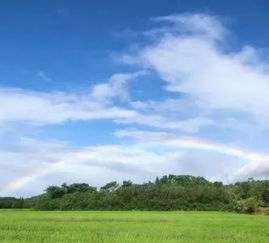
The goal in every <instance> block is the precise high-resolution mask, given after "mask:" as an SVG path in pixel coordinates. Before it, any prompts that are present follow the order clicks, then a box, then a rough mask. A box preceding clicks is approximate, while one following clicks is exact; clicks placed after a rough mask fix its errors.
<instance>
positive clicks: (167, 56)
mask: <svg viewBox="0 0 269 243" xmlns="http://www.w3.org/2000/svg"><path fill="white" fill-rule="evenodd" d="M155 20H157V22H158V23H160V22H161V23H162V24H163V25H162V27H161V28H160V29H159V31H158V28H156V29H154V31H153V32H152V33H151V34H152V35H153V36H154V41H153V42H152V43H151V44H148V45H145V46H143V47H142V48H140V49H139V50H136V53H135V54H129V55H128V54H127V55H123V57H122V61H124V62H127V63H129V64H132V65H133V64H136V65H139V66H142V67H143V68H148V69H150V70H152V71H154V72H156V73H157V74H158V75H159V76H160V77H161V79H162V80H164V81H165V82H166V84H167V85H166V89H167V90H168V91H172V92H178V93H184V94H185V95H186V96H189V97H191V98H192V99H193V100H195V102H196V104H199V106H200V107H201V109H202V108H205V107H206V108H207V109H210V110H211V112H212V113H214V112H215V113H216V112H219V111H222V110H226V111H227V110H228V111H233V112H241V113H247V114H250V115H251V116H253V117H254V118H255V119H257V120H258V121H259V122H261V123H262V124H263V125H264V126H267V127H268V121H269V115H268V114H269V113H268V108H269V98H268V90H269V65H268V63H267V61H266V60H264V58H263V56H262V55H261V53H262V52H261V50H259V49H257V48H255V47H253V46H243V47H242V48H241V50H239V51H233V50H232V51H228V50H227V48H226V47H227V43H228V39H229V38H228V35H227V33H228V30H227V29H226V27H225V26H224V25H223V24H222V22H221V21H220V20H219V19H218V18H217V17H214V16H211V15H204V14H183V15H172V16H167V17H160V18H157V19H155Z"/></svg>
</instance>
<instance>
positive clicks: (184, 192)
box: [0, 175, 269, 213]
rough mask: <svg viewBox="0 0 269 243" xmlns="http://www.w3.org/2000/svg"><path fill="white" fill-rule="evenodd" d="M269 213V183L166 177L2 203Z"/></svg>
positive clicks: (75, 187) (54, 189)
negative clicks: (227, 183) (259, 210)
mask: <svg viewBox="0 0 269 243" xmlns="http://www.w3.org/2000/svg"><path fill="white" fill-rule="evenodd" d="M266 207H269V180H253V179H252V178H250V179H248V180H247V181H243V182H236V183H233V184H229V185H224V184H223V183H222V182H210V181H208V180H206V179H205V178H203V177H195V176H191V175H167V176H163V177H161V178H158V177H157V178H156V179H155V181H154V182H147V183H143V184H136V183H133V182H132V181H123V182H122V183H121V184H119V183H117V182H116V181H113V182H109V183H107V184H106V185H104V186H102V187H100V188H96V187H93V186H90V185H89V184H87V183H73V184H70V185H68V184H66V183H64V184H62V185H61V186H49V187H47V188H46V190H45V191H44V193H43V194H41V195H38V196H35V197H31V198H12V197H2V198H0V208H32V209H36V210H207V211H208V210H210V211H235V212H244V213H253V212H255V210H256V209H257V208H266Z"/></svg>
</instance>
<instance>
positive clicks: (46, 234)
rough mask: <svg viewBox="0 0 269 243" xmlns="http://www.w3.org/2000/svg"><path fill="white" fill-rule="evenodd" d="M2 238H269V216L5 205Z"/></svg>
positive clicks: (0, 220) (0, 218)
mask: <svg viewBox="0 0 269 243" xmlns="http://www.w3.org/2000/svg"><path fill="white" fill-rule="evenodd" d="M0 242H1V243H4V242H8V243H15V242H23V243H24V242H27V243H28V242H34V243H35V242H142V243H145V242H152V243H153V242H154V243H155V242H269V216H263V215H245V214H234V213H220V212H137V211H131V212H122V211H121V212H92V211H90V212H89V211H71V212H58V211H57V212H43V211H24V210H0Z"/></svg>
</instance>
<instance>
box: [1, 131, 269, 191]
mask: <svg viewBox="0 0 269 243" xmlns="http://www.w3.org/2000/svg"><path fill="white" fill-rule="evenodd" d="M145 135H146V138H147V143H145V139H143V137H144V138H145ZM128 136H129V137H132V138H133V139H135V140H137V141H136V143H135V144H133V145H131V146H132V148H133V147H135V148H137V147H138V148H140V149H139V152H141V153H143V152H145V151H147V150H148V149H149V148H155V150H156V148H158V147H160V146H162V147H172V148H181V149H186V150H202V151H211V152H216V153H220V154H224V155H229V156H232V157H237V158H240V159H242V160H244V161H246V162H260V161H268V163H269V154H266V153H257V152H252V151H248V150H244V149H242V148H238V147H235V146H229V145H223V144H219V143H213V142H210V141H206V140H202V139H198V138H193V137H176V136H170V135H167V134H161V133H160V134H158V133H146V134H145V132H144V133H143V134H142V133H139V132H137V131H135V132H134V133H133V134H132V132H128V134H124V135H121V136H120V137H128ZM141 137H142V139H141ZM138 140H143V142H142V141H140V142H138ZM126 146H128V145H125V146H124V145H119V146H117V147H118V148H119V151H123V152H124V153H126ZM100 148H102V146H101V147H100V146H99V147H98V149H100ZM94 149H95V147H88V148H83V149H81V150H79V151H77V152H75V153H73V154H72V155H71V156H70V154H69V156H67V157H66V156H65V158H61V159H60V160H59V162H57V163H55V164H51V163H44V164H43V165H42V166H41V167H38V168H35V169H33V170H32V171H31V172H29V173H27V174H25V175H23V176H21V177H18V178H16V179H15V180H12V181H10V182H9V183H8V184H6V185H5V186H4V187H3V188H2V190H1V192H2V193H3V192H10V191H14V190H16V189H19V188H21V187H23V186H24V185H26V184H28V183H30V182H33V181H35V180H37V179H38V178H40V177H42V176H44V175H47V174H50V173H52V172H55V171H57V170H59V169H60V168H64V166H65V164H66V165H68V164H69V162H68V161H75V160H74V158H75V157H77V158H80V154H81V153H83V154H84V155H85V156H86V157H87V156H89V155H90V154H91V153H92V151H93V150H94ZM100 151H102V149H100ZM111 152H113V151H111ZM68 157H69V158H70V157H72V158H71V160H69V159H67V158H68ZM71 163H72V162H71Z"/></svg>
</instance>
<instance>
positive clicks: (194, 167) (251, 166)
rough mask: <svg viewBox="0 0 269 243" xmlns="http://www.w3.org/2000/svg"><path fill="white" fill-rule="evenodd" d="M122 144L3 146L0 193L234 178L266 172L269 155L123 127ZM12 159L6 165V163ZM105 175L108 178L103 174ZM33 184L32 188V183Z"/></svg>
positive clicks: (23, 143)
mask: <svg viewBox="0 0 269 243" xmlns="http://www.w3.org/2000/svg"><path fill="white" fill-rule="evenodd" d="M115 135H117V136H118V137H119V138H121V139H124V138H130V139H131V140H130V141H125V142H124V143H123V144H121V145H119V144H118V145H110V144H107V145H102V146H86V147H73V146H71V145H69V144H66V143H62V142H57V141H38V140H33V139H26V138H24V139H22V140H21V141H20V142H19V143H17V144H13V145H9V146H7V145H6V146H5V147H2V148H1V149H0V165H1V171H2V176H1V178H0V183H1V185H2V186H1V188H0V192H1V194H2V195H3V194H5V195H16V196H21V195H24V196H26V195H27V196H29V195H34V194H37V193H41V192H42V190H43V189H44V188H46V187H47V186H48V185H52V184H61V183H63V182H68V183H73V182H87V183H90V184H92V185H94V186H101V185H103V184H105V183H107V182H109V181H112V180H117V181H122V180H127V179H131V180H133V181H135V182H145V181H148V180H153V179H154V178H155V177H156V176H162V175H165V174H192V175H197V176H204V177H206V178H207V179H210V180H222V181H224V182H231V181H234V180H237V179H246V178H248V177H250V176H255V178H261V176H268V166H267V167H266V168H267V170H266V171H264V173H263V174H262V175H261V174H259V173H258V172H261V171H262V170H263V169H264V168H265V167H263V166H261V165H266V164H265V163H263V161H265V159H268V158H269V155H263V154H258V153H253V152H251V151H245V150H242V149H240V148H236V147H233V146H230V147H229V146H226V145H221V144H216V143H210V142H208V141H204V140H201V139H198V138H195V137H179V136H175V135H173V134H171V133H164V132H147V131H139V130H120V131H117V132H116V133H115ZM6 161H8V163H7V162H6ZM104 175H105V176H104ZM33 183H34V185H35V186H34V187H33V186H32V185H33Z"/></svg>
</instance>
